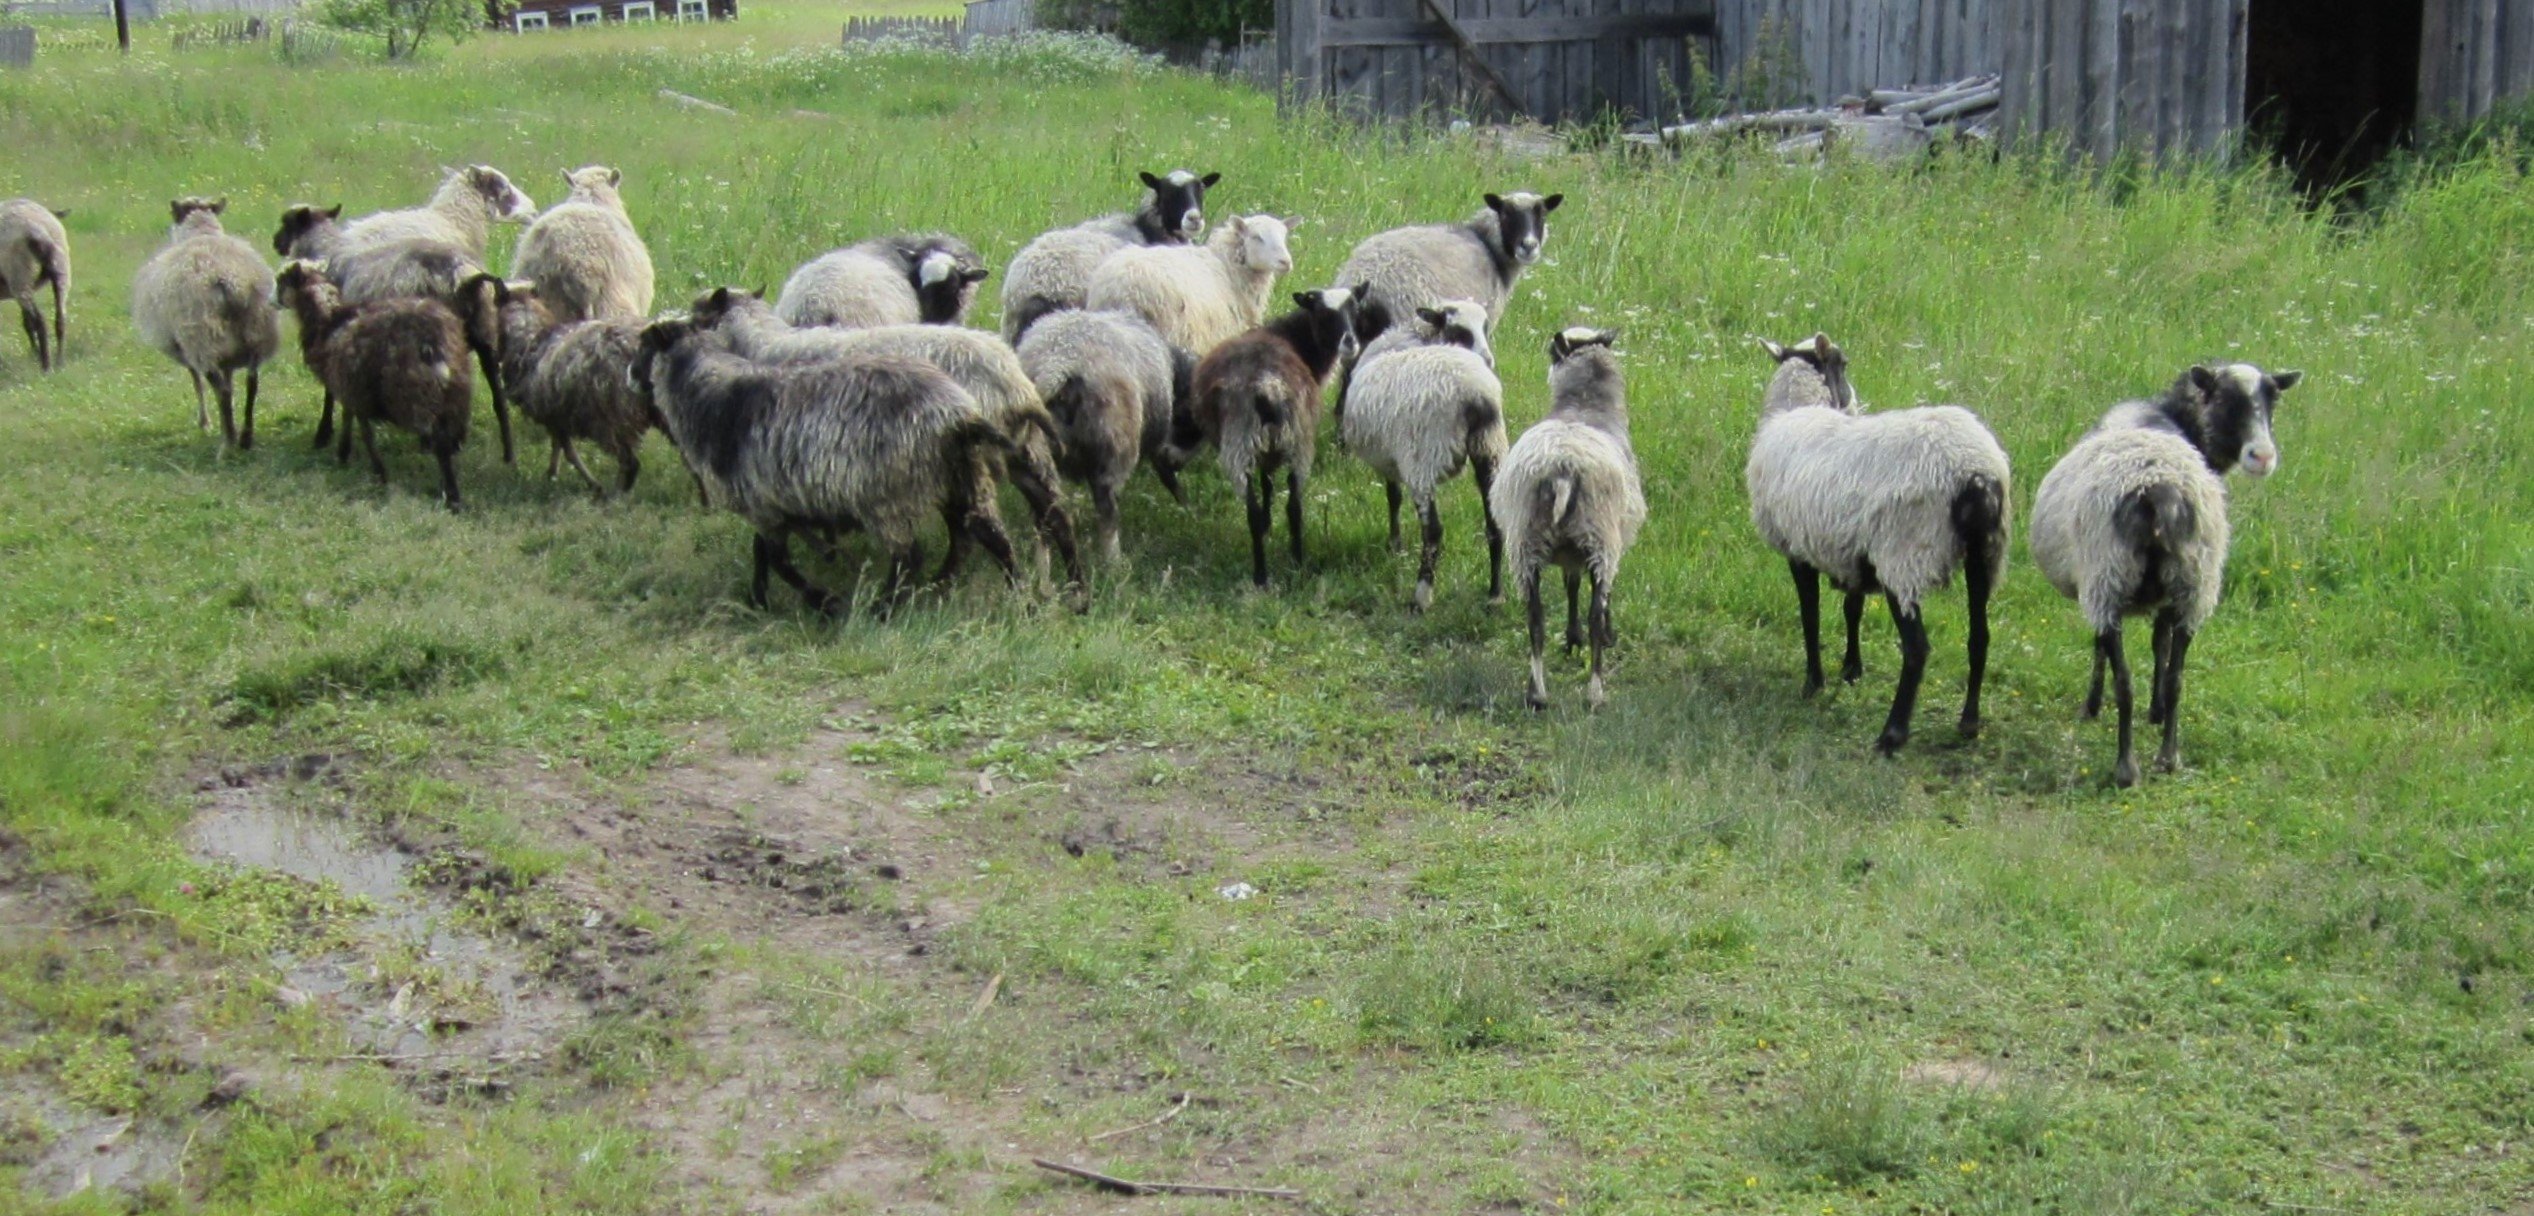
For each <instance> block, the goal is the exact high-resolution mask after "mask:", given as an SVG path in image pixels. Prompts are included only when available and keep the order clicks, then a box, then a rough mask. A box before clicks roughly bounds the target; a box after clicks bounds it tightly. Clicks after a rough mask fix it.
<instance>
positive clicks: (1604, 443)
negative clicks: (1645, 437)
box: [1392, 326, 1645, 710]
mask: <svg viewBox="0 0 2534 1216" xmlns="http://www.w3.org/2000/svg"><path fill="white" fill-rule="evenodd" d="M1618 337H1619V336H1618V334H1616V333H1614V332H1612V331H1609V330H1600V329H1589V328H1584V327H1581V326H1578V327H1575V328H1571V329H1566V330H1562V331H1560V332H1559V333H1558V334H1557V336H1555V337H1553V338H1551V339H1550V340H1549V413H1548V416H1547V417H1545V418H1542V419H1541V420H1540V421H1539V423H1538V424H1537V425H1535V426H1533V427H1532V428H1531V429H1529V430H1527V431H1524V432H1522V438H1520V439H1518V440H1516V441H1514V445H1513V450H1512V451H1511V452H1509V453H1507V454H1506V456H1505V461H1504V466H1503V468H1502V469H1501V470H1500V471H1499V473H1498V475H1497V477H1496V484H1495V486H1494V488H1492V489H1490V490H1489V491H1488V492H1487V505H1488V506H1489V507H1490V508H1491V509H1492V510H1493V511H1494V512H1495V517H1496V520H1497V522H1498V523H1500V524H1502V525H1503V527H1504V531H1505V536H1506V537H1507V539H1508V541H1509V543H1510V544H1511V547H1512V549H1513V581H1514V585H1515V586H1517V587H1520V588H1521V589H1522V602H1523V609H1524V612H1525V614H1526V619H1527V621H1528V622H1529V626H1530V636H1531V681H1530V684H1529V687H1528V689H1527V691H1526V692H1525V694H1524V698H1523V699H1524V702H1525V703H1526V704H1528V705H1529V706H1530V707H1531V708H1532V709H1533V710H1545V709H1547V708H1548V706H1549V682H1548V668H1547V665H1546V664H1545V662H1544V661H1543V660H1542V657H1541V655H1542V652H1543V651H1544V650H1546V649H1547V646H1548V630H1547V620H1546V615H1545V609H1544V607H1543V605H1542V604H1541V602H1540V570H1541V568H1542V567H1544V566H1547V565H1550V564H1555V565H1556V566H1557V567H1558V568H1559V569H1560V570H1563V571H1564V572H1565V574H1566V649H1567V650H1568V651H1569V652H1572V651H1573V650H1574V649H1575V648H1576V647H1578V646H1581V645H1583V644H1584V643H1585V640H1586V638H1587V636H1589V638H1590V640H1591V643H1592V680H1591V682H1590V683H1588V684H1586V685H1585V686H1584V698H1585V701H1586V703H1587V704H1588V705H1589V706H1591V707H1592V708H1594V709H1599V708H1600V707H1601V706H1602V704H1603V703H1604V702H1605V701H1607V700H1608V697H1607V696H1606V695H1605V693H1604V692H1603V690H1602V680H1601V657H1602V651H1603V650H1604V649H1605V648H1607V647H1609V646H1612V645H1615V644H1617V642H1618V633H1617V631H1616V630H1615V629H1614V628H1613V627H1612V625H1611V621H1610V593H1611V589H1612V588H1613V587H1614V586H1615V585H1616V584H1617V582H1618V579H1619V560H1620V558H1622V557H1624V556H1626V555H1627V552H1628V547H1629V546H1630V545H1633V544H1635V543H1636V538H1637V530H1638V529H1639V528H1641V527H1643V526H1644V525H1645V489H1644V486H1643V485H1642V483H1641V482H1640V481H1639V480H1638V477H1637V457H1636V449H1635V447H1634V446H1633V445H1632V444H1631V443H1630V442H1629V439H1628V386H1627V379H1626V377H1625V376H1624V375H1623V374H1622V373H1621V372H1620V370H1619V358H1618V355H1617V353H1616V352H1615V351H1614V350H1612V349H1611V345H1612V343H1614V342H1616V341H1618ZM1392 357H1394V358H1395V357H1397V356H1392ZM1586 577H1589V578H1590V579H1591V580H1592V608H1591V617H1590V626H1591V630H1590V633H1589V635H1587V633H1586V630H1585V628H1584V623H1583V622H1581V621H1579V620H1578V618H1577V615H1576V614H1577V607H1578V597H1577V593H1578V590H1579V584H1580V583H1581V582H1582V581H1583V579H1585V578H1586Z"/></svg>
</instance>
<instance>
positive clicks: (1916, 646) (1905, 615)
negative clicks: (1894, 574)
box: [1874, 593, 1927, 756]
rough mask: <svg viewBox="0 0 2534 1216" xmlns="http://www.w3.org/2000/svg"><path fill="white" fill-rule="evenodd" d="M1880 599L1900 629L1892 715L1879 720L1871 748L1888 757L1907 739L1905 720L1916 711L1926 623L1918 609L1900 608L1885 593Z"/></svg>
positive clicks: (1924, 670)
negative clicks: (1878, 731) (1877, 735)
mask: <svg viewBox="0 0 2534 1216" xmlns="http://www.w3.org/2000/svg"><path fill="white" fill-rule="evenodd" d="M1883 598H1884V601H1885V602H1886V603H1889V604H1890V605H1891V607H1892V624H1893V625H1894V626H1895V627H1897V628H1898V629H1899V630H1900V642H1901V673H1900V686H1899V687H1898V688H1896V689H1894V690H1893V692H1892V716H1891V717H1890V718H1888V719H1886V720H1885V721H1884V723H1883V734H1882V737H1880V738H1878V739H1876V740H1875V741H1874V750H1876V751H1878V752H1881V753H1882V754H1884V755H1886V756H1888V755H1891V754H1892V753H1893V752H1896V751H1899V750H1900V749H1901V747H1902V745H1903V744H1906V743H1908V742H1909V720H1910V718H1911V717H1912V716H1913V715H1915V714H1916V713H1917V712H1918V682H1919V681H1920V680H1922V679H1924V678H1925V677H1926V675H1927V623H1926V622H1925V621H1923V620H1920V619H1919V616H1918V609H1916V608H1909V609H1903V608H1902V607H1901V605H1900V600H1899V598H1898V597H1896V596H1892V595H1890V594H1888V593H1886V594H1885V595H1884V597H1883Z"/></svg>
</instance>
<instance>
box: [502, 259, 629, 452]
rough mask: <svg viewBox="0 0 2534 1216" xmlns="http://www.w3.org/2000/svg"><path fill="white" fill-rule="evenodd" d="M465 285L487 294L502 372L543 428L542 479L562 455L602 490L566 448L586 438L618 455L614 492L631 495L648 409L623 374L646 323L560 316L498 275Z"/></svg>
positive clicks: (530, 286)
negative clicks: (545, 447)
mask: <svg viewBox="0 0 2534 1216" xmlns="http://www.w3.org/2000/svg"><path fill="white" fill-rule="evenodd" d="M469 290H471V291H488V292H490V293H491V294H492V301H491V304H490V307H491V308H492V309H493V310H494V315H495V317H496V318H497V321H496V326H495V328H496V330H497V332H498V334H499V339H500V340H499V346H500V350H501V372H500V374H501V378H502V379H503V380H505V381H507V382H508V387H509V390H510V395H511V396H512V397H513V398H515V399H517V401H518V402H519V410H520V412H521V413H524V414H526V415H527V416H528V417H529V418H530V419H531V420H533V421H534V422H536V424H537V425H539V426H542V427H544V428H545V430H546V437H547V442H548V444H549V448H548V451H547V455H546V477H547V479H548V480H552V479H553V478H554V477H555V475H556V474H557V472H558V471H559V470H558V468H557V466H558V464H560V463H561V462H563V461H567V460H568V461H570V462H571V464H572V470H573V471H574V472H576V473H579V474H580V475H581V479H582V480H584V481H587V482H588V483H590V488H591V489H593V490H597V491H599V492H600V493H601V494H602V495H603V494H605V493H606V489H605V487H603V486H601V485H600V484H599V481H598V478H597V477H596V476H594V475H592V474H591V473H590V471H589V466H588V465H585V464H583V463H581V455H580V453H579V452H578V451H577V450H575V449H574V448H573V446H572V442H573V441H574V440H576V439H586V440H589V441H590V442H592V443H594V444H596V445H598V447H599V448H600V450H602V451H604V452H606V453H607V454H608V455H610V456H613V457H615V458H616V469H617V486H616V489H617V492H618V493H620V494H629V493H632V492H633V487H634V479H635V478H636V477H638V476H640V475H641V473H642V459H641V456H640V455H639V453H640V451H641V448H642V435H643V432H644V431H647V430H649V429H650V427H651V413H650V409H649V407H648V406H646V405H645V404H644V403H643V400H642V397H641V395H640V394H638V393H636V392H635V391H634V390H633V385H632V382H631V381H630V380H629V379H628V378H627V373H628V372H630V371H631V370H632V367H633V361H634V355H635V353H636V351H638V350H639V349H640V347H641V345H642V331H643V328H644V325H645V323H644V322H642V321H639V320H630V319H625V318H615V319H610V320H596V321H590V320H584V321H566V320H561V319H559V318H557V317H556V315H555V313H554V310H553V309H552V307H550V306H549V305H548V304H547V303H546V302H545V293H544V289H543V288H542V286H540V285H539V284H536V283H526V282H520V283H513V282H505V281H504V280H503V279H502V278H501V277H500V276H498V275H489V274H488V275H482V276H479V277H478V278H477V279H476V280H475V281H474V282H473V283H470V284H469Z"/></svg>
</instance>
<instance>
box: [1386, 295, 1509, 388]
mask: <svg viewBox="0 0 2534 1216" xmlns="http://www.w3.org/2000/svg"><path fill="white" fill-rule="evenodd" d="M1408 322H1409V323H1408V324H1405V325H1393V326H1390V327H1389V328H1387V329H1384V330H1382V331H1381V336H1380V337H1378V338H1374V339H1373V340H1371V341H1369V342H1366V343H1364V344H1363V349H1362V350H1361V351H1360V352H1358V353H1357V354H1356V356H1355V365H1356V366H1357V367H1362V366H1363V365H1364V364H1367V363H1370V362H1372V361H1373V360H1375V359H1378V358H1380V357H1381V356H1383V355H1386V354H1389V353H1390V352H1392V351H1395V350H1407V349H1409V348H1411V347H1418V346H1433V345H1435V344H1437V343H1442V344H1447V345H1451V346H1458V347H1461V348H1462V349H1464V350H1467V351H1468V352H1470V353H1471V354H1473V355H1476V356H1478V359H1479V361H1480V362H1482V363H1485V364H1486V365H1487V367H1488V370H1490V371H1493V370H1494V369H1495V366H1496V348H1495V344H1494V343H1493V342H1491V341H1489V340H1488V337H1487V333H1488V330H1489V329H1490V328H1491V327H1490V326H1489V324H1488V321H1487V306H1486V305H1484V304H1480V303H1479V302H1477V301H1476V300H1445V301H1443V302H1441V303H1439V304H1437V305H1435V306H1434V307H1432V308H1420V309H1418V310H1416V311H1415V312H1414V313H1411V314H1410V315H1409V317H1408Z"/></svg>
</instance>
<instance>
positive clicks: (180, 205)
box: [167, 198, 185, 224]
mask: <svg viewBox="0 0 2534 1216" xmlns="http://www.w3.org/2000/svg"><path fill="white" fill-rule="evenodd" d="M167 220H168V222H169V223H171V224H181V223H184V222H185V200H183V199H181V198H180V199H177V200H175V201H174V202H171V203H169V204H167Z"/></svg>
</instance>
